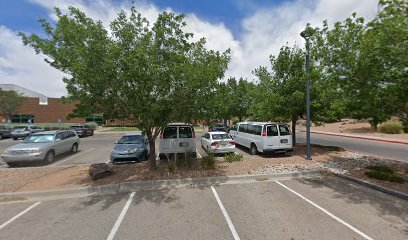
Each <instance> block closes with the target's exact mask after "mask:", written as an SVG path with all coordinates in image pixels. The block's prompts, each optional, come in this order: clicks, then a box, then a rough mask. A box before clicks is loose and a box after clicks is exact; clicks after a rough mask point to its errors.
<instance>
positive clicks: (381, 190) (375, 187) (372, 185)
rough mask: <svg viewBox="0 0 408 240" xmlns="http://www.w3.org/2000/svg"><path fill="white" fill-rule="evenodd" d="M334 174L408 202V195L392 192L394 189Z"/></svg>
mask: <svg viewBox="0 0 408 240" xmlns="http://www.w3.org/2000/svg"><path fill="white" fill-rule="evenodd" d="M332 173H333V174H334V175H335V176H337V177H340V178H343V179H346V180H349V181H352V182H355V183H357V184H360V185H363V186H365V187H369V188H371V189H374V190H377V191H380V192H383V193H386V194H389V195H392V196H394V197H398V198H401V199H404V200H408V194H405V193H402V192H398V191H395V190H392V189H389V188H386V187H382V186H378V185H375V184H373V183H370V182H367V181H364V180H361V179H358V178H355V177H352V176H348V175H345V174H341V173H334V172H332Z"/></svg>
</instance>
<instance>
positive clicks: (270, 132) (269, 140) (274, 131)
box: [263, 124, 280, 150]
mask: <svg viewBox="0 0 408 240" xmlns="http://www.w3.org/2000/svg"><path fill="white" fill-rule="evenodd" d="M264 127H266V136H265V137H263V140H264V149H274V150H275V149H279V147H280V138H279V131H278V126H276V124H270V125H269V124H268V125H265V126H264Z"/></svg>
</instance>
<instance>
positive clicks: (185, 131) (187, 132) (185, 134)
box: [179, 127, 193, 138]
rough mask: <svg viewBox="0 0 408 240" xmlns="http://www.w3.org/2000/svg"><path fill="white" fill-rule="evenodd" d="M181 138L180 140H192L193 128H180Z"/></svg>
mask: <svg viewBox="0 0 408 240" xmlns="http://www.w3.org/2000/svg"><path fill="white" fill-rule="evenodd" d="M179 137H180V138H192V137H193V131H192V130H191V127H179Z"/></svg>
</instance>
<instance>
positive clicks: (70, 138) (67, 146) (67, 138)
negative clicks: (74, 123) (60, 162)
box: [63, 131, 75, 152]
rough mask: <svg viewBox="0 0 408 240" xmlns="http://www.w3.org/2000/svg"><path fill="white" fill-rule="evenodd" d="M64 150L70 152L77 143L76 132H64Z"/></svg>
mask: <svg viewBox="0 0 408 240" xmlns="http://www.w3.org/2000/svg"><path fill="white" fill-rule="evenodd" d="M63 142H64V152H70V151H71V149H72V145H74V143H75V133H73V132H71V131H66V132H64V140H63Z"/></svg>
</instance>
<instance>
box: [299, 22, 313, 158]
mask: <svg viewBox="0 0 408 240" xmlns="http://www.w3.org/2000/svg"><path fill="white" fill-rule="evenodd" d="M308 30H309V31H308ZM312 35H313V32H312V31H310V29H306V30H305V31H303V32H301V33H300V36H302V37H303V38H304V39H305V40H306V157H305V159H306V160H312V157H311V149H310V67H309V38H310V37H311V36H312Z"/></svg>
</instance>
